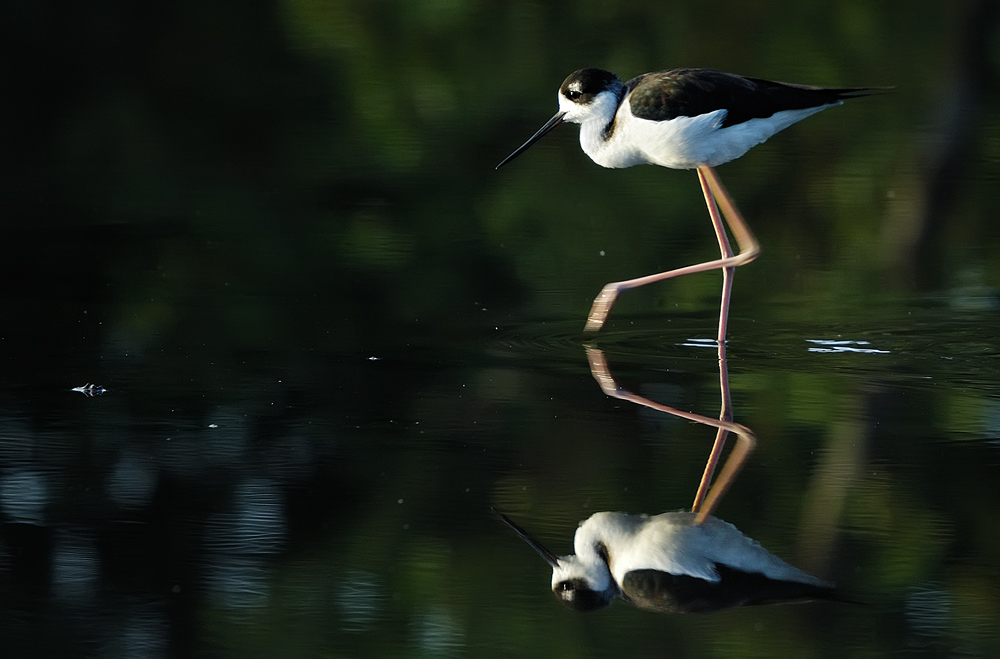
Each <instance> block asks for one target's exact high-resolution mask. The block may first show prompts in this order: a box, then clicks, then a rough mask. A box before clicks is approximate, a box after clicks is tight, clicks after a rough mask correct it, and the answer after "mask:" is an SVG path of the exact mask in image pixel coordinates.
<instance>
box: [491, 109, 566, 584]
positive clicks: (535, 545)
mask: <svg viewBox="0 0 1000 659" xmlns="http://www.w3.org/2000/svg"><path fill="white" fill-rule="evenodd" d="M557 116H558V115H557ZM549 123H552V122H551V121H550V122H549ZM547 125H548V124H546V126H547ZM549 130H551V128H549ZM539 132H540V133H541V131H539ZM544 134H545V133H542V135H544ZM537 138H538V135H536V136H535V137H533V138H531V139H530V140H528V144H525V145H524V146H522V147H521V148H520V149H518V150H517V151H515V152H514V155H512V156H511V157H510V158H513V157H514V156H516V155H517V154H518V153H520V152H521V151H524V150H525V149H526V148H527V147H528V145H530V144H531V143H532V142H533V141H534V140H535V139H537ZM510 158H507V160H510ZM504 162H506V161H504ZM500 164H501V165H502V164H503V163H500ZM491 510H492V511H493V512H495V513H496V514H497V515H498V516H499V517H500V519H502V520H503V521H504V523H505V524H507V526H509V527H510V528H512V529H514V531H515V532H516V533H517V534H518V535H519V536H521V539H522V540H524V541H525V542H527V543H528V544H529V545H530V546H531V548H532V549H534V550H535V551H537V552H538V555H539V556H541V557H542V558H544V559H545V562H546V563H548V564H549V565H550V566H552V567H553V568H556V567H559V557H558V556H556V555H555V554H553V553H552V552H550V551H549V550H548V549H546V548H545V547H544V546H542V543H540V542H538V541H537V540H535V539H534V538H532V537H531V536H530V535H528V534H527V533H525V531H524V529H522V528H521V527H520V526H518V525H517V524H515V523H514V522H512V521H511V519H510V518H509V517H507V516H506V515H504V514H503V513H502V512H500V511H499V510H497V509H496V508H492V509H491Z"/></svg>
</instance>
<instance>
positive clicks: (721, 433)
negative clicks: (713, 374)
mask: <svg viewBox="0 0 1000 659" xmlns="http://www.w3.org/2000/svg"><path fill="white" fill-rule="evenodd" d="M722 345H723V344H721V343H720V344H719V346H720V348H722ZM584 347H585V348H586V350H587V358H588V359H589V361H590V372H591V374H592V375H593V376H594V379H595V380H597V383H598V384H599V385H600V386H601V390H602V391H604V393H605V394H607V395H608V396H611V397H613V398H618V399H620V400H626V401H629V402H632V403H635V404H637V405H642V406H643V407H648V408H650V409H653V410H658V411H660V412H666V413H667V414H672V415H673V416H676V417H679V418H681V419H687V420H688V421H694V422H696V423H701V424H703V425H706V426H711V427H713V428H717V429H718V434H717V435H716V442H715V446H713V448H712V454H711V455H710V456H709V464H707V465H705V473H704V475H703V476H702V479H701V483H700V485H699V487H698V493H699V495H698V496H696V499H695V505H694V506H692V508H691V512H693V513H697V517H696V518H695V522H696V523H698V524H701V523H702V522H704V521H705V518H706V517H708V516H709V515H711V514H712V511H713V510H715V507H716V506H717V505H718V504H719V500H720V499H721V498H722V495H723V494H725V493H726V490H728V489H729V486H730V485H732V483H733V480H735V478H736V475H737V474H738V473H739V471H740V469H741V468H742V467H743V463H744V462H746V460H747V458H748V457H750V453H752V452H753V449H754V447H755V446H756V444H757V438H756V437H755V436H754V434H753V431H751V430H750V429H749V428H747V427H746V426H742V425H740V424H738V423H733V422H732V420H731V416H732V415H731V413H730V411H729V404H728V402H729V373H728V371H727V370H726V362H725V352H724V348H722V349H720V351H719V355H720V359H721V361H720V364H719V366H720V370H719V377H720V379H721V380H722V382H723V393H722V400H723V411H722V413H721V414H720V416H722V417H726V418H720V419H711V418H709V417H706V416H702V415H700V414H694V413H693V412H682V411H681V410H678V409H676V408H674V407H670V406H668V405H662V404H660V403H655V402H653V401H651V400H649V399H648V398H643V397H642V396H639V395H636V394H633V393H632V392H630V391H627V390H625V389H622V388H621V387H619V386H618V384H617V383H616V382H615V379H614V377H612V375H611V371H610V370H609V369H608V363H607V360H606V359H605V357H604V353H603V352H601V350H600V349H599V348H596V347H594V346H584ZM729 433H735V434H736V437H737V439H736V446H734V447H733V450H732V451H730V453H729V457H728V458H726V463H725V465H723V467H722V473H720V474H719V477H718V478H717V479H715V482H714V483H712V484H711V488H709V487H708V485H709V482H710V481H711V480H712V474H713V473H714V472H715V466H716V464H717V463H718V460H719V455H720V454H721V452H722V444H724V443H725V437H726V435H728V434H729ZM703 490H707V492H705V493H703Z"/></svg>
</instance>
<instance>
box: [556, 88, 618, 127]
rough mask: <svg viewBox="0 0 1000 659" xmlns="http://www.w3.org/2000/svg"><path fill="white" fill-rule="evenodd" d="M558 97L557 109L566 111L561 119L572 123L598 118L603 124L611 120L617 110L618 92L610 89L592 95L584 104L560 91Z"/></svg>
mask: <svg viewBox="0 0 1000 659" xmlns="http://www.w3.org/2000/svg"><path fill="white" fill-rule="evenodd" d="M558 97H559V109H560V110H561V111H563V112H565V113H566V116H565V117H563V121H568V122H570V123H574V124H582V123H583V122H585V121H587V120H588V119H598V120H599V121H600V122H601V125H602V126H603V125H605V124H607V122H609V121H611V119H612V118H613V117H614V116H615V112H617V110H618V94H617V93H615V92H613V91H611V90H605V91H603V92H601V93H600V94H598V95H596V96H594V97H592V98H591V99H590V102H589V103H587V104H586V105H581V104H580V103H578V102H576V101H571V100H570V99H568V98H566V97H565V96H563V94H562V93H560V94H559V95H558Z"/></svg>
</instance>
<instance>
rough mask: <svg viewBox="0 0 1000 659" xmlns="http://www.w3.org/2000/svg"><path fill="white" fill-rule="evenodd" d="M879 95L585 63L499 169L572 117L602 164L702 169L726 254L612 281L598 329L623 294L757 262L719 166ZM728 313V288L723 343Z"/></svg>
mask: <svg viewBox="0 0 1000 659" xmlns="http://www.w3.org/2000/svg"><path fill="white" fill-rule="evenodd" d="M870 93H872V90H871V89H869V88H861V87H855V88H823V87H807V86H803V85H789V84H785V83H780V82H771V81H769V80H760V79H757V78H744V77H742V76H738V75H733V74H731V73H723V72H721V71H713V70H711V69H673V70H670V71H659V72H657V73H646V74H644V75H641V76H638V77H636V78H633V79H632V80H629V81H628V82H625V83H623V82H622V81H621V80H620V79H619V78H618V76H616V75H615V74H613V73H610V72H608V71H603V70H601V69H581V70H579V71H576V72H574V73H572V74H570V76H569V77H568V78H566V80H564V81H563V83H562V85H561V86H560V87H559V111H558V112H557V113H556V114H555V116H553V117H552V118H551V119H550V120H549V121H548V122H547V123H546V124H545V125H544V126H542V127H541V129H539V130H538V132H536V133H535V134H534V135H532V136H531V138H530V139H529V140H528V141H527V142H525V143H524V144H523V145H521V146H520V147H519V148H518V149H517V150H516V151H514V153H512V154H510V155H509V156H507V158H505V159H504V160H503V161H502V162H501V163H500V164H499V165H497V169H499V168H500V167H502V166H503V165H505V164H506V163H508V162H510V161H511V160H512V159H513V158H515V157H517V156H518V155H520V154H521V153H522V152H524V151H525V150H526V149H527V148H528V147H530V146H531V145H532V144H534V143H535V142H536V141H538V140H539V139H540V138H541V137H542V136H543V135H545V134H546V133H548V132H549V131H550V130H552V129H553V128H555V127H556V126H558V125H559V124H561V123H565V122H570V123H576V124H580V146H582V147H583V151H584V152H585V153H586V154H587V155H588V156H590V158H591V159H592V160H593V161H594V162H596V163H597V164H598V165H601V166H602V167H612V168H617V167H631V166H633V165H642V164H649V165H661V166H663V167H672V168H674V169H697V170H698V178H699V180H700V182H701V189H702V192H703V193H704V195H705V202H706V203H707V204H708V211H709V214H710V215H711V217H712V223H713V225H714V227H715V233H716V237H717V238H718V241H719V249H720V251H721V253H722V258H719V259H716V260H713V261H707V262H705V263H698V264H695V265H691V266H687V267H684V268H678V269H676V270H669V271H666V272H661V273H657V274H653V275H648V276H646V277H639V278H637V279H630V280H627V281H620V282H612V283H610V284H608V285H606V286H605V287H604V289H603V290H601V292H600V294H599V295H598V296H597V298H596V299H595V300H594V305H593V307H592V308H591V310H590V315H589V316H588V317H587V324H586V327H585V329H586V330H589V331H595V330H598V329H600V327H601V326H602V325H603V324H604V321H605V319H606V318H607V315H608V313H609V311H610V310H611V305H612V304H614V301H615V298H616V297H617V296H618V293H619V292H620V291H623V290H627V289H629V288H635V287H637V286H643V285H645V284H650V283H653V282H656V281H662V280H664V279H669V278H671V277H677V276H680V275H685V274H691V273H695V272H704V271H706V270H713V269H716V268H724V269H725V271H727V272H731V270H730V269H731V268H734V267H736V266H739V265H743V264H745V263H749V262H750V261H752V260H753V259H755V258H756V257H757V254H758V253H759V251H760V248H759V246H758V244H757V240H756V239H755V238H754V236H753V234H752V233H751V232H750V229H749V227H748V226H747V224H746V222H745V221H744V220H743V217H742V216H741V215H740V213H739V211H738V210H737V209H736V205H735V203H733V200H732V198H731V197H730V196H729V194H728V193H727V192H726V190H725V188H724V187H723V186H722V183H721V181H719V177H718V176H717V175H716V173H715V170H714V169H713V168H714V167H715V166H717V165H721V164H722V163H725V162H729V161H730V160H734V159H736V158H739V157H740V156H742V155H743V154H744V153H746V152H747V151H748V150H749V149H750V148H751V147H753V146H755V145H757V144H760V143H761V142H763V141H765V140H766V139H767V138H769V137H771V136H772V135H774V134H775V133H777V132H778V131H780V130H783V129H785V128H787V127H789V126H791V125H792V124H794V123H795V122H797V121H801V120H802V119H805V118H806V117H808V116H809V115H812V114H816V113H817V112H819V111H821V110H824V109H826V108H828V107H831V106H833V105H839V104H840V103H841V101H843V100H844V99H847V98H853V97H856V96H866V95H868V94H870ZM720 208H721V210H722V215H723V216H724V217H725V219H726V221H727V222H728V224H729V227H730V229H731V230H732V232H733V235H734V236H735V238H736V242H737V243H738V244H739V246H740V253H739V254H737V255H734V254H733V251H732V249H731V247H730V245H729V239H728V238H727V236H726V232H725V229H724V228H723V225H722V218H721V217H720V216H719V209H720ZM727 281H728V277H727ZM727 289H728V287H726V288H724V291H725V290H727ZM728 313H729V298H728V295H727V294H726V293H725V292H724V294H723V309H722V312H721V315H720V327H719V341H720V342H721V341H723V340H724V339H725V327H726V319H727V317H728Z"/></svg>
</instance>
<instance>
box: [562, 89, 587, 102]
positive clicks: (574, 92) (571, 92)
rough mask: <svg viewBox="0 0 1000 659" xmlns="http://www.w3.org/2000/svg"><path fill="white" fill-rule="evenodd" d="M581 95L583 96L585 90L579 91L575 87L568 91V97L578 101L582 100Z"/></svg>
mask: <svg viewBox="0 0 1000 659" xmlns="http://www.w3.org/2000/svg"><path fill="white" fill-rule="evenodd" d="M581 96H583V92H580V91H577V90H575V89H570V90H569V91H567V92H566V98H568V99H569V100H571V101H578V100H580V97H581Z"/></svg>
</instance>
